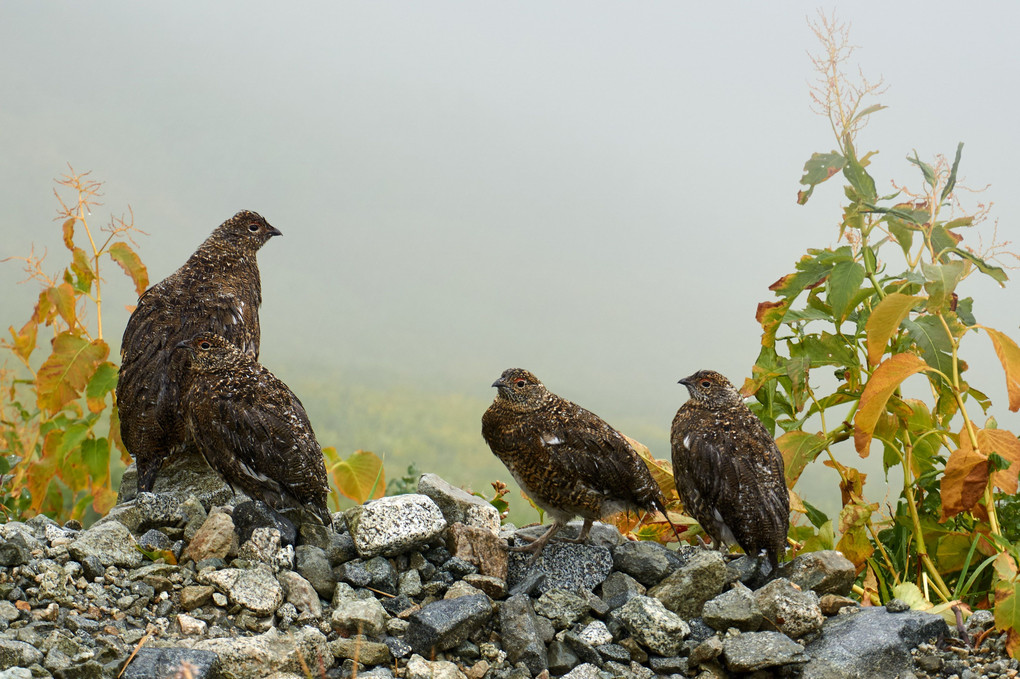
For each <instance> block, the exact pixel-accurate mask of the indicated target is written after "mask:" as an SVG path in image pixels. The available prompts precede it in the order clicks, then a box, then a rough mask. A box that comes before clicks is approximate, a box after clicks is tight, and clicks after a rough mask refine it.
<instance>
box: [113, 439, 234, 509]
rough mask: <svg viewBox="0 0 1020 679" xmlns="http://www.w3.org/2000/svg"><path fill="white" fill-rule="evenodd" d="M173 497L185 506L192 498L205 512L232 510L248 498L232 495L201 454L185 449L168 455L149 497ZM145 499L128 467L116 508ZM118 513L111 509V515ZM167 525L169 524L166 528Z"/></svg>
mask: <svg viewBox="0 0 1020 679" xmlns="http://www.w3.org/2000/svg"><path fill="white" fill-rule="evenodd" d="M153 493H155V494H158V495H163V496H167V497H173V498H174V499H175V500H177V501H178V502H184V501H185V500H187V499H188V497H190V496H191V495H194V496H195V497H196V498H197V499H198V501H199V502H201V503H202V505H203V506H204V507H205V508H206V509H207V510H208V509H209V508H210V507H213V506H223V505H229V506H234V505H238V504H240V503H242V502H245V501H247V500H248V499H249V498H248V497H247V496H246V495H245V494H244V493H242V492H240V491H238V492H236V493H235V492H234V490H233V489H232V488H231V487H230V486H229V485H227V483H226V482H225V481H224V480H223V479H222V478H221V477H220V475H219V474H217V473H216V472H215V471H213V470H212V468H211V467H210V466H209V465H208V464H207V463H206V461H205V458H204V457H202V454H201V453H199V452H198V451H196V450H191V449H187V450H184V451H183V452H181V453H179V454H177V455H171V456H170V457H169V458H168V459H167V460H166V462H164V463H163V467H162V468H161V469H160V470H159V475H158V476H157V477H156V482H155V483H154V484H153V485H152V493H150V495H151V494H153ZM142 495H145V493H139V492H138V472H137V470H136V469H135V465H134V463H132V464H130V465H128V468H127V469H125V470H124V475H123V476H122V477H121V481H120V489H119V490H118V492H117V506H118V507H119V506H121V505H122V504H125V503H128V502H130V501H132V500H135V499H136V498H137V497H140V496H142ZM115 511H117V507H114V508H113V510H112V511H111V514H112V513H113V512H115ZM167 525H170V524H167Z"/></svg>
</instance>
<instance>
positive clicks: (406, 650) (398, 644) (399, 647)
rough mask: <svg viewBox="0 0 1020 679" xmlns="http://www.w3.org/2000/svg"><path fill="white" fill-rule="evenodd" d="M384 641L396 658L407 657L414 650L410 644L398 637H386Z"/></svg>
mask: <svg viewBox="0 0 1020 679" xmlns="http://www.w3.org/2000/svg"><path fill="white" fill-rule="evenodd" d="M383 643H384V644H386V646H387V647H388V648H389V649H390V654H391V655H392V656H393V657H394V658H406V657H408V656H410V655H411V653H413V652H414V649H412V648H411V645H410V644H408V643H407V642H405V641H404V640H403V639H400V638H398V637H386V638H385V639H383Z"/></svg>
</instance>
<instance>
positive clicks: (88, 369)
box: [35, 332, 110, 413]
mask: <svg viewBox="0 0 1020 679" xmlns="http://www.w3.org/2000/svg"><path fill="white" fill-rule="evenodd" d="M109 354H110V347H108V346H107V345H106V342H104V341H103V340H93V341H92V342H89V341H88V340H87V339H85V338H83V337H80V336H78V335H75V334H72V333H69V332H62V333H60V334H59V335H57V336H56V337H55V338H54V339H53V353H51V354H50V356H49V358H47V359H46V361H45V362H44V363H43V364H42V366H40V367H39V372H38V373H36V379H35V388H36V393H37V395H38V396H37V402H38V405H39V408H40V410H46V411H48V412H51V413H55V412H57V411H59V410H60V409H61V408H63V407H64V406H65V405H67V404H68V403H70V402H71V401H73V400H75V399H77V398H78V397H79V396H80V395H81V392H82V390H83V389H85V386H86V385H87V384H88V383H89V380H90V379H92V376H93V375H94V374H95V372H96V367H97V366H98V365H99V364H100V363H102V362H103V361H105V360H106V357H107V356H108V355H109Z"/></svg>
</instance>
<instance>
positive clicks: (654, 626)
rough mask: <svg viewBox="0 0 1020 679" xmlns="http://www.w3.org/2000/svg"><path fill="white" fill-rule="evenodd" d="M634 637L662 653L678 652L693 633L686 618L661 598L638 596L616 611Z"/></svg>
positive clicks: (672, 653) (667, 654)
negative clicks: (670, 608) (673, 610)
mask: <svg viewBox="0 0 1020 679" xmlns="http://www.w3.org/2000/svg"><path fill="white" fill-rule="evenodd" d="M613 615H614V616H615V617H616V618H618V619H619V620H620V622H622V623H623V624H624V626H626V628H627V630H628V631H629V632H630V634H631V636H632V637H634V639H635V640H636V641H637V642H639V643H640V644H642V645H643V646H645V647H646V648H648V649H650V650H652V651H653V652H654V653H658V654H659V655H662V656H671V655H678V654H679V652H680V648H681V647H682V645H683V640H684V638H685V637H687V636H688V635H689V634H690V633H691V628H690V626H688V624H687V623H686V622H684V620H683V619H682V618H681V617H680V616H679V615H677V614H676V613H673V612H672V611H670V610H668V609H667V608H666V607H665V606H664V605H663V604H662V602H661V601H659V600H658V599H653V598H651V597H647V596H636V597H634V598H633V599H631V600H630V601H628V602H627V603H626V604H624V605H623V606H621V607H620V608H618V609H617V610H615V611H613Z"/></svg>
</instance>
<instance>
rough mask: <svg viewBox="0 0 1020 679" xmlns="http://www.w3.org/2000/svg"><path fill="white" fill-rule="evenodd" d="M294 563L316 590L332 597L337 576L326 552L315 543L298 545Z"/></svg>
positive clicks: (322, 595)
mask: <svg viewBox="0 0 1020 679" xmlns="http://www.w3.org/2000/svg"><path fill="white" fill-rule="evenodd" d="M294 565H295V568H296V569H297V571H298V573H300V574H301V576H302V577H303V578H304V579H305V580H307V581H308V582H310V583H311V585H312V587H314V588H315V591H316V592H318V593H319V596H320V597H322V598H323V599H327V600H328V599H330V598H332V596H333V590H334V589H336V578H335V577H334V575H333V569H332V568H330V566H329V559H328V558H327V557H326V552H325V551H323V550H322V548H320V547H316V546H315V545H298V546H297V548H296V549H295V550H294ZM370 581H371V578H370V577H369V578H367V579H366V581H365V582H364V583H362V584H361V586H364V585H367V584H368V583H369V582H370Z"/></svg>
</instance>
